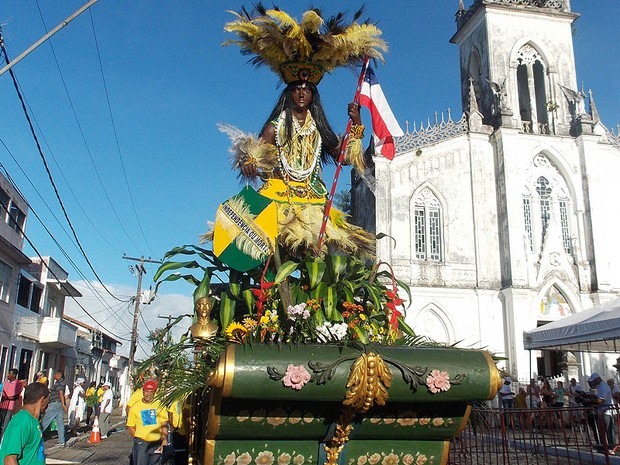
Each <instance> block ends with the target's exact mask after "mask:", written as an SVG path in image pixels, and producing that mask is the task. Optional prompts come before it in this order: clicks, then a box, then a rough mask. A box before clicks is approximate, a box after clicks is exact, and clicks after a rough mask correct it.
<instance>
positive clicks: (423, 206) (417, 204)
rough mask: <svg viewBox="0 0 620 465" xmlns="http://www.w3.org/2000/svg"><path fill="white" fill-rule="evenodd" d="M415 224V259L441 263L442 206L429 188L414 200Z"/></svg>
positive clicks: (423, 190)
mask: <svg viewBox="0 0 620 465" xmlns="http://www.w3.org/2000/svg"><path fill="white" fill-rule="evenodd" d="M413 223H414V224H413V234H414V238H413V239H414V243H415V258H417V259H418V260H433V261H441V259H442V249H443V247H442V242H443V234H442V218H441V204H440V203H439V200H438V199H437V197H436V196H435V194H433V192H432V191H431V190H430V189H429V188H428V187H425V188H424V189H422V191H420V192H419V193H418V194H417V195H416V197H415V199H414V211H413Z"/></svg>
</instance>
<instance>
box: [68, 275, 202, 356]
mask: <svg viewBox="0 0 620 465" xmlns="http://www.w3.org/2000/svg"><path fill="white" fill-rule="evenodd" d="M71 283H72V284H73V285H74V286H75V287H76V288H77V289H78V290H79V291H80V293H81V294H82V297H78V298H77V299H76V300H77V302H76V300H73V299H71V298H68V299H67V300H66V301H65V314H66V315H68V316H71V317H73V318H76V319H78V320H80V321H82V322H83V323H85V324H87V325H89V326H92V327H94V328H97V329H100V330H101V331H103V332H105V333H107V334H109V335H111V336H112V337H114V338H116V339H118V340H120V341H121V342H122V346H120V347H119V348H118V349H117V352H118V353H119V354H121V355H125V356H128V355H129V347H130V345H131V329H132V326H133V318H134V309H135V304H134V303H133V300H132V299H133V297H134V296H135V294H136V288H131V287H130V286H127V285H122V284H106V287H107V288H108V289H109V290H110V292H111V293H112V294H114V295H115V296H116V297H118V298H119V299H121V300H123V301H124V302H119V301H118V300H116V299H114V298H113V297H112V296H110V294H109V293H108V292H107V291H106V290H105V289H104V288H103V286H101V284H99V283H98V282H90V283H89V282H86V281H72V282H71ZM78 303H79V304H78ZM81 307H83V308H81ZM192 313H193V305H192V297H191V296H190V295H182V294H172V293H170V294H163V293H159V294H158V295H157V296H156V298H155V299H154V300H153V301H152V302H151V303H150V304H148V305H144V304H142V303H141V304H140V318H139V319H138V346H137V350H136V360H140V359H143V358H145V357H147V356H149V355H150V353H151V344H150V343H149V342H148V340H147V336H148V334H149V331H152V330H153V329H155V328H162V327H164V326H166V324H167V323H168V317H169V316H170V317H172V318H174V317H176V316H178V315H182V314H189V315H191V314H192ZM191 324H192V322H191V319H190V318H184V319H183V320H181V322H179V324H178V325H177V326H176V327H175V330H174V331H173V337H174V339H175V340H178V338H179V337H180V336H181V334H183V333H184V332H186V331H187V329H188V328H189V326H190V325H191Z"/></svg>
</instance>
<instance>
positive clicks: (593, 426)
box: [498, 373, 620, 450]
mask: <svg viewBox="0 0 620 465" xmlns="http://www.w3.org/2000/svg"><path fill="white" fill-rule="evenodd" d="M587 384H588V388H587V389H584V388H583V387H582V386H581V385H580V384H578V383H577V380H576V379H575V378H571V379H570V381H569V384H568V387H566V388H565V387H564V382H563V381H555V386H553V387H552V385H551V382H550V381H549V380H546V379H542V380H540V382H539V381H538V380H537V379H535V378H532V379H531V380H530V382H529V384H527V386H526V387H522V386H521V387H519V388H518V390H517V391H516V392H515V390H514V388H513V383H512V379H511V378H510V377H506V378H504V382H503V385H502V387H501V389H500V390H499V392H498V399H499V404H500V408H502V409H503V410H504V413H503V415H502V418H503V420H502V422H503V425H504V426H506V427H508V428H512V427H515V426H518V427H520V428H530V427H532V428H545V427H547V428H550V429H557V428H562V427H575V428H577V429H580V430H584V431H590V432H591V434H592V436H593V438H592V439H593V442H594V443H595V444H596V445H597V448H599V449H603V448H605V447H606V448H607V450H612V449H613V447H614V446H615V445H616V444H619V443H620V440H619V439H618V436H617V435H618V431H617V428H616V422H617V419H618V411H619V407H620V391H619V389H618V386H617V385H616V383H615V381H614V380H613V379H612V378H610V379H608V380H607V381H604V380H603V379H602V377H601V376H600V374H598V373H592V374H591V375H590V376H589V377H588V379H587ZM565 406H568V409H565ZM519 410H527V413H524V412H521V413H520V412H519ZM538 412H540V413H538ZM515 413H516V414H515ZM543 413H544V414H543Z"/></svg>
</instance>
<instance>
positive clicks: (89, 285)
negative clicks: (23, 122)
mask: <svg viewBox="0 0 620 465" xmlns="http://www.w3.org/2000/svg"><path fill="white" fill-rule="evenodd" d="M0 142H1V143H2V144H3V145H4V147H5V148H7V147H6V145H5V144H4V141H3V140H2V139H1V138H0ZM7 150H8V148H7ZM9 153H11V152H10V151H9ZM11 155H12V154H11ZM0 168H2V170H3V171H4V173H5V176H6V178H7V180H8V181H9V182H10V183H11V185H12V186H13V188H14V189H15V190H16V191H17V192H18V193H19V194H20V195H21V196H22V198H23V199H24V200H25V202H26V205H28V208H29V209H30V212H31V213H32V214H33V215H34V216H35V218H36V219H37V220H39V223H40V224H41V226H42V227H43V229H44V230H45V231H46V232H47V234H48V235H49V236H50V238H51V239H52V241H53V242H54V243H55V244H56V246H57V247H58V249H59V250H60V252H61V253H62V254H63V255H64V256H65V258H66V259H67V260H68V261H69V263H70V264H71V265H72V266H73V268H74V270H75V271H76V272H77V273H78V274H79V275H80V277H81V278H82V279H83V280H84V282H86V283H88V287H89V289H90V290H91V291H92V292H93V294H95V295H97V296H98V297H99V299H98V300H99V301H100V302H101V303H102V304H103V305H104V306H105V305H108V303H107V302H106V301H105V299H104V298H103V296H102V295H101V294H100V293H99V291H98V290H97V289H96V288H95V287H94V286H93V285H92V283H91V282H90V280H89V279H88V278H87V277H86V275H85V274H84V273H83V272H82V270H81V269H80V268H79V267H78V266H77V264H76V263H75V262H74V261H73V259H72V258H71V257H70V256H69V254H68V253H67V251H66V250H65V249H64V247H63V246H62V245H61V244H60V242H59V241H58V239H57V238H56V237H55V236H54V234H53V233H52V232H51V231H50V229H49V228H48V227H47V225H46V224H45V223H44V222H43V220H42V219H41V217H40V216H39V214H38V213H37V211H36V210H35V209H34V208H33V207H32V205H31V204H30V203H29V202H28V200H26V197H25V196H24V195H23V194H22V193H21V191H20V189H19V187H18V186H17V184H16V183H15V181H14V180H13V178H12V177H11V175H10V174H9V172H8V171H7V169H6V167H5V166H4V165H3V164H2V162H0ZM48 208H49V207H48ZM120 302H121V303H124V302H128V300H120Z"/></svg>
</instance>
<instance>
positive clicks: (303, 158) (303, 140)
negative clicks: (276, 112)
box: [275, 112, 322, 182]
mask: <svg viewBox="0 0 620 465" xmlns="http://www.w3.org/2000/svg"><path fill="white" fill-rule="evenodd" d="M285 126H286V125H285V113H284V112H282V113H281V114H280V116H279V117H278V120H277V122H276V131H275V132H276V147H277V148H278V154H279V155H280V156H279V159H280V160H279V161H280V172H281V173H282V175H283V178H284V179H285V181H286V180H289V179H291V180H293V181H298V182H302V181H307V180H308V178H309V177H310V176H311V175H312V174H313V173H314V174H315V175H314V176H312V178H313V179H312V180H314V178H315V177H316V174H317V173H316V171H317V168H318V166H319V165H318V161H319V158H320V155H321V145H322V141H321V135H320V134H319V131H318V130H317V128H316V123H315V122H314V119H313V118H312V115H311V114H310V113H309V112H308V114H307V116H306V120H305V121H304V124H303V126H302V125H301V124H300V123H299V121H298V120H297V118H293V134H292V137H291V138H290V140H289V139H286V140H285ZM312 180H311V181H312Z"/></svg>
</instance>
